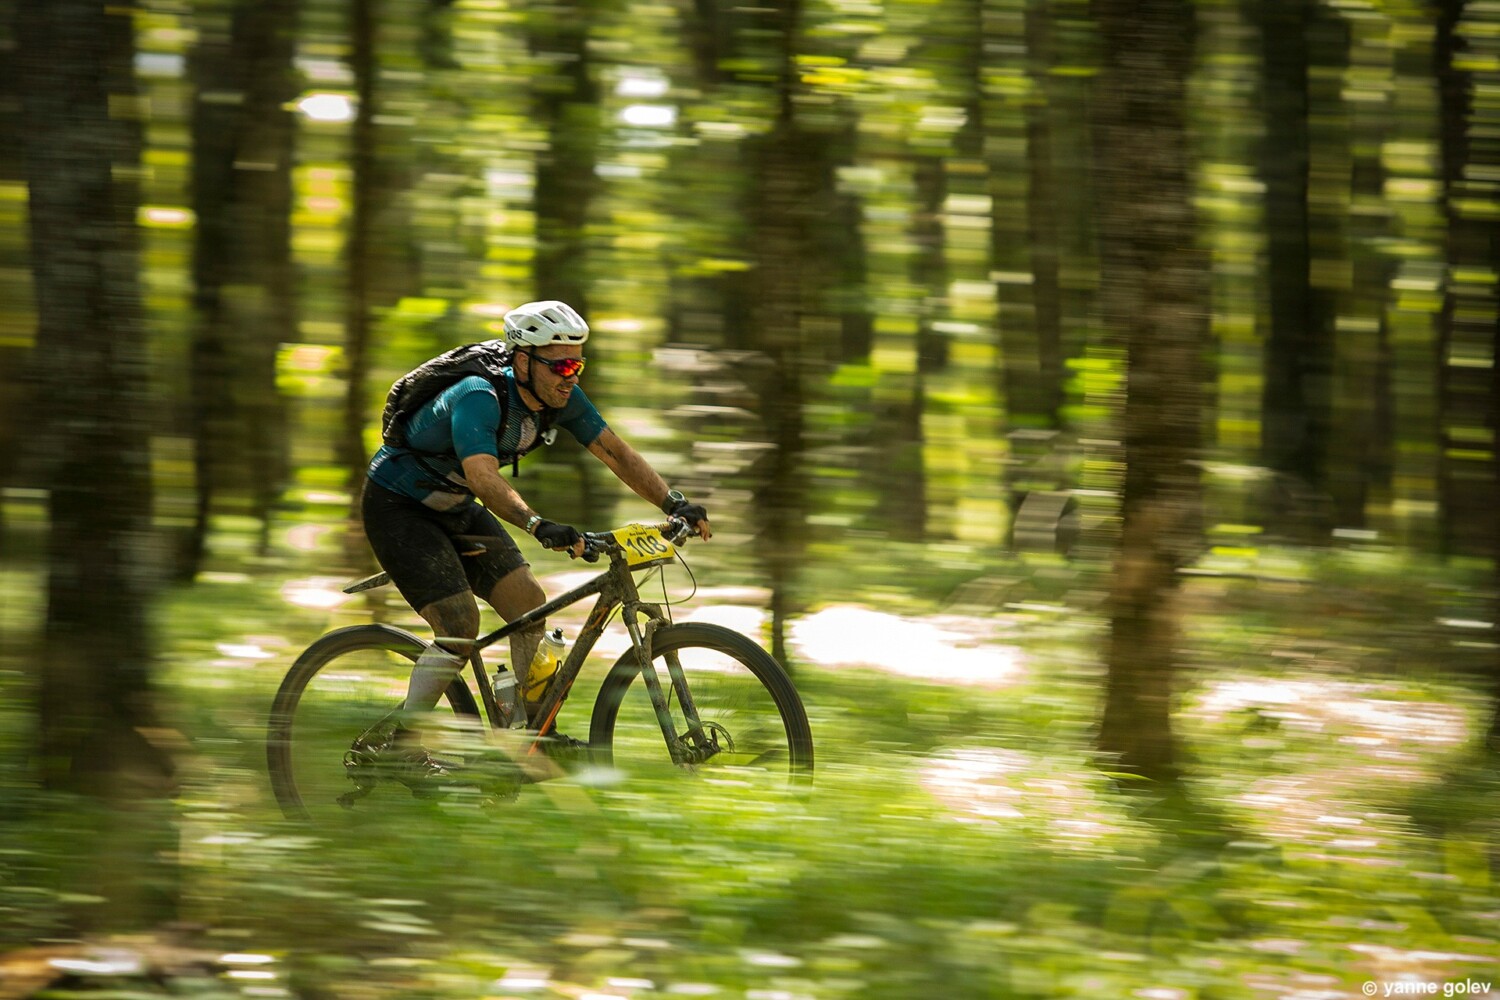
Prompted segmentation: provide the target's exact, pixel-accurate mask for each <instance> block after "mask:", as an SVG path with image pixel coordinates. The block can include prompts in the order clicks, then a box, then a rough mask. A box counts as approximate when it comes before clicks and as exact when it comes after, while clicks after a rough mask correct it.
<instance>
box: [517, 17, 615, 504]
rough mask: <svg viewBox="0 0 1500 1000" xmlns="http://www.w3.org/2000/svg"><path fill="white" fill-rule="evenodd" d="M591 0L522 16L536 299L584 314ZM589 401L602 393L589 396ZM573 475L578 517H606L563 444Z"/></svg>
mask: <svg viewBox="0 0 1500 1000" xmlns="http://www.w3.org/2000/svg"><path fill="white" fill-rule="evenodd" d="M591 7H592V5H591V4H590V3H588V2H587V0H568V2H564V3H559V4H551V5H546V6H539V7H537V8H535V9H534V10H532V11H531V12H530V13H529V14H528V16H527V29H528V33H529V36H530V38H529V42H530V48H531V55H532V58H533V59H535V60H537V61H539V62H541V63H543V64H545V65H546V66H547V70H546V71H545V72H543V73H541V74H540V75H539V76H538V77H537V79H536V83H535V85H534V87H535V89H534V95H533V108H534V113H535V116H536V120H537V122H538V123H539V124H540V125H541V126H542V128H543V129H544V130H545V131H546V134H547V144H546V147H545V148H544V149H543V150H542V151H541V152H540V153H539V154H538V155H537V165H536V196H535V199H536V200H535V212H536V244H537V247H536V264H535V273H534V276H533V277H534V282H533V284H534V288H533V292H534V294H535V296H536V298H538V299H561V300H562V301H564V302H566V303H568V304H569V305H570V306H572V307H573V308H574V309H576V310H578V311H579V313H581V314H582V315H583V316H584V317H585V318H587V317H588V315H589V254H588V240H587V227H588V220H589V209H590V206H591V205H592V203H593V200H594V195H595V193H596V191H597V190H598V187H599V182H598V177H597V175H596V174H595V170H594V167H595V163H596V161H597V159H598V153H597V147H598V142H599V128H600V122H599V88H598V86H597V85H596V84H595V83H594V79H593V61H592V59H591V58H590V54H589V27H590V24H591V22H592V20H593V16H594V12H593V10H592V9H591ZM591 395H592V398H594V401H595V402H596V403H601V404H603V403H604V402H605V401H606V399H605V398H601V397H599V396H598V395H597V393H593V394H591ZM569 453H570V454H571V455H572V456H573V462H574V467H575V469H576V471H577V474H578V480H579V500H580V516H581V518H582V520H583V521H584V522H585V523H588V524H597V523H600V522H601V521H603V520H604V518H605V517H606V516H607V513H608V512H607V510H606V509H605V506H604V499H605V498H604V495H603V494H602V493H601V491H600V490H599V489H598V488H597V486H596V485H595V483H594V479H595V476H596V473H597V468H598V466H597V463H596V462H595V461H594V459H593V456H591V455H590V454H589V453H588V452H587V451H585V450H584V449H581V448H575V449H570V451H569Z"/></svg>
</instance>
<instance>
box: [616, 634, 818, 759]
mask: <svg viewBox="0 0 1500 1000" xmlns="http://www.w3.org/2000/svg"><path fill="white" fill-rule="evenodd" d="M651 656H652V666H653V668H654V669H655V670H656V674H657V677H658V679H659V680H660V682H661V686H662V692H663V694H664V696H665V698H666V700H667V708H668V710H669V712H670V713H671V716H672V720H673V724H674V726H675V727H676V730H677V733H676V735H677V741H678V744H679V747H678V748H677V749H678V754H677V755H678V757H679V759H681V760H684V761H686V763H685V764H684V765H683V766H685V767H687V768H690V769H692V770H694V771H704V770H714V771H718V772H720V773H721V774H722V775H723V776H725V777H730V776H731V775H732V776H735V777H740V778H744V779H747V780H748V779H753V778H757V777H759V778H765V779H770V780H771V781H773V782H776V783H784V782H790V783H792V784H802V783H806V782H809V781H811V779H812V770H813V743H812V730H811V728H810V727H809V726H808V724H807V712H806V710H804V709H803V707H802V699H801V698H799V697H798V696H797V689H796V688H795V687H793V686H792V681H791V678H790V677H788V676H787V674H786V671H785V670H784V669H782V666H781V664H779V663H777V662H776V661H775V660H774V659H772V658H771V655H770V654H769V653H767V652H766V651H765V650H764V649H761V648H760V646H758V645H756V644H755V643H754V642H752V641H751V640H750V639H748V638H746V637H745V636H743V635H741V634H739V633H738V632H734V631H731V630H730V629H726V628H722V627H720V626H718V625H709V624H705V623H698V622H692V623H687V624H683V625H668V626H665V627H663V628H659V629H657V630H656V632H655V633H654V635H653V636H652V640H651ZM674 664H675V665H677V666H680V667H681V671H682V674H683V676H684V677H685V678H686V681H687V689H688V692H689V696H690V698H691V700H692V702H693V704H694V707H695V708H696V711H697V716H698V721H699V725H698V726H697V727H696V728H695V727H693V726H692V725H690V723H689V721H688V720H687V719H686V717H685V712H684V711H683V705H682V703H681V699H680V698H679V696H678V693H677V692H676V690H675V689H674V686H673V684H672V677H671V672H670V669H669V668H670V667H671V666H673V665H674ZM640 675H641V668H640V664H639V663H638V662H637V660H636V655H635V651H634V650H630V651H628V652H626V653H625V655H624V656H622V657H621V658H620V660H619V662H617V663H616V664H615V665H614V667H613V668H612V669H611V670H610V672H609V676H608V677H606V678H605V679H604V686H603V687H602V688H601V689H600V691H599V698H598V700H597V701H596V702H595V703H594V716H593V721H592V723H591V724H590V726H589V745H590V747H591V748H592V750H593V754H594V759H595V760H596V761H597V762H598V763H600V764H605V765H614V766H615V767H618V768H621V769H622V770H629V771H639V770H643V769H649V768H652V767H666V766H670V764H671V762H672V756H671V754H670V752H669V750H668V748H667V747H666V746H665V745H664V738H663V734H662V728H661V725H660V723H659V722H658V720H657V715H656V711H655V709H654V708H653V706H652V704H651V698H650V696H649V694H648V693H647V691H646V684H645V683H644V682H642V681H641V680H640Z"/></svg>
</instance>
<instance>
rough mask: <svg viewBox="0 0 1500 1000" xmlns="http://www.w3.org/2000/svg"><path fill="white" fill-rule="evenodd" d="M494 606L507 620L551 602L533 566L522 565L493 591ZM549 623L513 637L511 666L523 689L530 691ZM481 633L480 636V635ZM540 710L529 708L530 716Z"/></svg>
mask: <svg viewBox="0 0 1500 1000" xmlns="http://www.w3.org/2000/svg"><path fill="white" fill-rule="evenodd" d="M488 596H489V602H490V607H492V608H494V609H495V612H496V614H498V615H499V616H500V617H501V618H504V619H505V620H506V621H510V620H511V619H513V618H516V617H518V616H520V615H524V614H525V613H526V612H528V611H530V610H531V609H532V608H534V607H537V606H538V605H540V604H541V603H542V602H543V601H545V600H546V599H547V594H546V592H545V591H543V590H542V585H541V584H539V583H537V582H536V577H535V576H533V575H532V573H531V567H530V566H525V565H522V566H519V567H517V568H516V569H514V570H511V571H510V572H509V573H507V574H506V575H505V576H503V577H501V578H500V580H499V581H498V582H496V583H495V585H494V586H493V587H491V588H490V592H489V595H488ZM546 629H547V623H546V622H544V621H542V622H537V623H536V624H535V625H533V626H531V627H530V628H524V629H521V630H520V631H519V632H516V633H515V634H514V635H512V636H511V637H510V665H511V670H512V671H514V672H515V675H516V683H517V684H518V685H520V688H521V690H523V691H524V690H525V688H526V674H527V673H528V672H529V671H530V670H531V659H532V657H534V656H535V655H536V647H537V646H538V645H539V644H540V643H541V641H542V634H543V633H544V632H545V631H546ZM476 634H477V633H476ZM534 708H536V705H535V704H534V703H528V704H527V706H526V713H527V717H528V718H529V717H530V715H531V712H532V710H533V709H534Z"/></svg>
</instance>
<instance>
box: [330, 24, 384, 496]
mask: <svg viewBox="0 0 1500 1000" xmlns="http://www.w3.org/2000/svg"><path fill="white" fill-rule="evenodd" d="M378 6H379V0H351V2H350V8H349V67H350V69H351V71H352V72H353V74H354V91H355V96H356V99H357V100H358V102H359V107H358V110H357V112H356V115H355V119H354V126H353V129H352V130H351V131H350V135H349V166H350V172H351V174H352V178H351V184H350V187H351V190H350V195H349V201H350V207H349V229H348V235H347V236H346V238H345V243H344V260H345V267H346V270H347V284H346V299H345V303H344V356H345V359H346V370H345V375H344V378H345V380H346V384H345V397H344V423H343V434H342V436H341V438H340V442H339V451H340V459H341V462H342V464H343V465H344V468H345V469H347V470H348V483H349V491H350V493H351V495H352V496H353V504H352V509H351V512H350V517H351V519H353V520H354V521H358V520H359V498H360V494H361V492H362V491H363V489H364V481H365V469H366V467H367V466H368V464H369V460H370V456H369V453H368V449H366V447H365V439H364V431H365V422H366V421H367V420H368V419H369V416H370V414H369V410H370V405H369V401H368V400H367V399H366V398H365V396H366V394H367V392H368V382H369V377H370V361H369V351H370V320H371V316H370V313H371V309H372V304H373V300H374V296H375V291H374V280H375V261H374V259H373V257H374V253H375V249H374V240H373V234H374V228H375V212H376V195H377V192H378V188H379V179H378V177H377V176H376V171H377V169H378V168H377V163H376V145H375V115H376V112H377V110H378V109H377V105H376V101H377V91H376V79H375V72H376V69H377V62H376V54H375V53H376V49H375V46H376V38H377V24H378V23H379V22H378Z"/></svg>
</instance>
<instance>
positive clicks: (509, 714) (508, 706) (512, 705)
mask: <svg viewBox="0 0 1500 1000" xmlns="http://www.w3.org/2000/svg"><path fill="white" fill-rule="evenodd" d="M494 690H495V705H496V707H497V708H499V710H500V728H501V729H525V728H526V709H525V707H524V706H523V705H522V704H521V698H520V693H519V692H518V691H517V690H516V675H515V674H513V673H511V672H510V671H509V670H506V669H505V666H504V665H503V664H502V665H501V666H500V667H499V668H497V669H496V670H495V683H494Z"/></svg>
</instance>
